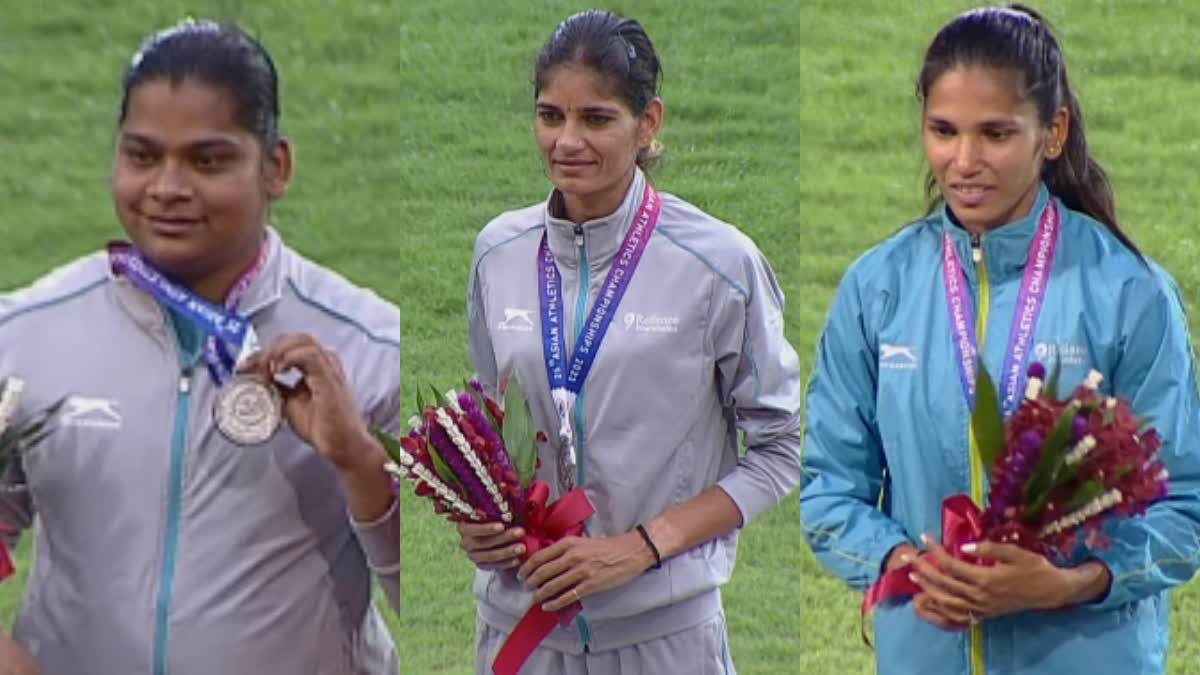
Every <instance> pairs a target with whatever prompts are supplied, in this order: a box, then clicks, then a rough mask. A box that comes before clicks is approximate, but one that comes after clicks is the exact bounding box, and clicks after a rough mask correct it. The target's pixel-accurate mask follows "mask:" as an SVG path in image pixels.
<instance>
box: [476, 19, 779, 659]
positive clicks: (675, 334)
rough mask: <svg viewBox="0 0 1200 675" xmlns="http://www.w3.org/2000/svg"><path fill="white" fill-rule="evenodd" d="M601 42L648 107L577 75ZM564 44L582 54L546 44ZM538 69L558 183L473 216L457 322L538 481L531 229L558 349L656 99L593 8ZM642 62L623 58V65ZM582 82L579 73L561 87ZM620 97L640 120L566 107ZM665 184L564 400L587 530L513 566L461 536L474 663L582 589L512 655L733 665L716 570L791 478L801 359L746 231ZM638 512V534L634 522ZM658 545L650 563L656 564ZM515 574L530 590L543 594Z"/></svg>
mask: <svg viewBox="0 0 1200 675" xmlns="http://www.w3.org/2000/svg"><path fill="white" fill-rule="evenodd" d="M614 34H615V35H618V36H620V41H614V40H613V39H612V36H613V35H614ZM596 38H598V39H596ZM614 44H616V45H618V48H622V49H624V48H627V49H628V50H629V51H630V53H632V54H633V55H634V56H633V57H632V58H630V59H629V61H630V62H631V64H630V68H632V69H633V70H638V69H640V68H648V69H650V70H651V71H652V72H653V76H651V77H650V78H648V80H649V81H650V83H651V87H652V90H651V92H650V95H649V96H645V97H644V99H643V100H644V101H645V102H646V103H645V106H644V107H642V109H641V110H639V109H638V102H637V101H632V102H631V101H629V100H626V99H621V98H617V97H607V98H606V97H605V96H604V91H597V90H604V87H602V86H599V85H597V86H592V85H590V84H589V81H588V78H591V80H593V81H595V80H599V79H600V78H601V77H603V76H612V74H611V73H608V72H606V71H604V70H603V67H602V66H597V65H596V63H597V62H600V61H603V59H604V51H605V49H611V48H612V45H614ZM580 45H583V46H582V47H581V46H580ZM597 45H599V46H597ZM621 45H623V46H621ZM589 50H590V51H589ZM564 54H566V55H572V56H571V57H568V58H569V59H572V58H573V59H578V60H566V61H563V60H559V59H558V56H556V55H564ZM580 73H582V76H580ZM537 75H538V77H537V81H538V110H539V122H538V137H539V142H540V144H541V145H542V149H543V153H544V154H545V156H546V160H547V169H548V173H549V174H550V177H551V179H552V180H553V181H554V182H555V184H556V186H558V187H557V188H556V189H555V190H554V191H553V192H552V193H551V195H550V198H549V199H548V200H547V202H545V203H542V204H537V205H535V206H531V207H529V208H525V209H522V210H519V211H512V212H509V213H505V214H503V215H501V216H499V217H498V218H496V219H495V220H493V221H492V222H491V223H489V224H488V225H487V227H485V228H484V230H483V231H482V232H481V233H480V235H479V237H478V239H477V242H476V247H475V258H474V264H473V273H472V276H471V283H470V290H469V307H470V311H469V313H470V337H471V356H472V361H473V363H474V365H475V367H476V370H477V373H478V375H479V377H480V379H481V381H483V382H484V384H485V385H486V386H489V387H493V388H494V387H495V386H496V385H497V384H498V382H499V381H500V380H501V379H502V378H503V377H504V376H505V375H506V374H514V375H515V376H516V377H518V378H519V379H520V381H521V383H522V387H523V389H524V392H525V394H526V396H527V397H529V402H530V404H531V408H532V411H533V416H534V420H535V422H536V423H537V426H538V427H539V428H540V429H543V430H546V431H547V432H548V436H549V437H550V440H549V442H548V443H546V444H544V445H543V446H542V447H541V452H540V460H541V468H540V469H539V472H538V477H539V478H540V479H542V480H546V481H547V482H548V483H550V484H551V485H553V486H555V487H554V490H555V492H554V495H553V497H557V496H558V495H559V494H561V492H562V489H563V487H564V486H563V485H560V479H559V472H560V470H561V468H562V465H561V460H560V453H561V451H562V450H563V442H562V441H561V440H560V438H559V436H558V434H557V433H554V432H555V431H556V430H558V429H559V420H560V418H559V414H558V412H557V411H556V404H555V401H554V400H553V398H552V395H551V391H550V386H549V384H548V379H547V367H546V361H545V355H544V351H543V342H542V333H541V322H542V319H540V316H541V314H540V312H539V307H540V304H539V288H538V283H539V277H538V273H537V269H536V266H535V263H536V262H537V261H538V260H539V246H540V242H541V241H542V238H543V237H545V238H546V245H547V247H548V250H549V252H550V253H551V254H552V256H553V262H554V265H555V266H556V267H557V269H558V272H559V274H560V275H561V284H560V285H559V287H560V288H561V295H562V298H561V307H562V308H563V315H562V317H561V319H562V320H561V321H560V325H562V326H564V327H565V331H564V332H565V334H566V344H565V347H566V350H567V352H566V353H567V354H570V353H571V350H573V349H574V348H575V343H576V342H577V341H578V340H579V336H580V333H581V332H582V331H583V326H584V323H585V315H586V314H588V313H589V312H590V311H591V307H592V306H593V305H595V303H596V302H597V296H598V295H600V294H601V293H602V287H603V286H604V285H605V284H604V281H605V278H606V275H607V274H608V272H609V270H610V269H611V268H612V267H613V265H614V259H615V258H618V257H619V256H620V255H621V253H620V249H621V248H622V245H623V244H622V242H623V240H624V238H625V236H626V234H627V233H628V232H629V231H630V228H631V226H632V225H633V222H634V220H635V218H637V217H638V214H639V212H640V211H641V208H642V205H643V198H644V196H645V195H647V194H648V192H647V181H646V176H645V174H644V173H643V172H642V170H641V169H640V168H638V167H637V166H635V161H634V160H635V158H636V160H637V163H638V164H641V163H644V161H645V160H646V159H647V154H648V152H647V151H648V149H649V148H651V147H652V145H653V144H652V133H649V134H647V133H642V131H646V130H648V131H650V132H653V131H656V130H657V125H658V123H659V122H661V110H662V103H661V101H660V100H658V99H657V97H654V95H653V93H654V90H655V89H656V85H657V59H656V56H655V55H654V53H653V47H652V45H650V42H649V38H647V37H646V35H645V33H644V32H643V31H642V29H641V27H640V26H639V25H638V24H637V22H635V21H632V20H629V19H624V18H622V17H618V16H616V15H612V14H608V13H604V12H589V13H584V14H581V15H576V16H575V17H572V18H571V19H568V20H567V21H566V22H564V24H563V25H562V26H560V28H559V30H558V31H556V33H555V34H554V36H553V37H552V38H551V40H550V42H548V43H547V46H546V49H545V50H544V51H543V56H542V58H541V59H540V60H539V65H538V74H537ZM638 75H639V73H637V72H635V73H632V74H630V73H629V72H628V71H626V72H625V73H618V74H617V76H618V77H622V78H623V79H624V80H625V81H626V82H628V81H630V80H636V79H637V77H638ZM580 77H582V78H583V79H579V78H580ZM577 85H581V86H582V87H583V88H584V89H585V90H586V89H587V88H588V87H589V86H591V87H592V90H591V92H590V93H589V94H587V95H585V96H583V97H582V98H572V97H573V96H574V94H572V93H571V92H572V90H573V88H576V87H577ZM589 96H590V98H589ZM618 105H619V106H624V108H623V110H622V112H620V113H619V114H618V115H626V116H629V118H631V119H634V120H639V122H638V124H639V126H638V129H640V130H641V131H638V132H636V134H630V135H628V136H624V137H619V136H606V135H605V134H606V131H607V128H606V125H604V124H600V123H598V121H597V120H587V119H582V120H577V119H575V118H574V117H573V115H574V113H572V112H570V110H582V111H587V110H589V109H593V108H595V109H600V108H603V107H604V106H612V107H615V106H618ZM609 109H610V110H611V108H609ZM645 111H649V112H645ZM643 113H645V114H643ZM586 114H588V113H586V112H584V115H585V116H586ZM624 121H626V118H625V117H620V118H619V120H618V121H614V122H613V124H621V123H623V122H624ZM633 128H634V127H633V123H631V124H630V126H629V129H633ZM618 133H620V132H619V131H618ZM614 137H618V138H625V139H626V140H627V141H628V142H627V143H625V144H621V143H613V141H612V139H613V138H614ZM622 153H624V154H622ZM622 160H627V161H626V162H625V163H622ZM563 165H566V166H563ZM580 165H583V166H585V167H587V168H585V169H583V170H582V171H581V170H579V169H577V168H576V167H578V166H580ZM614 167H615V168H614ZM626 167H627V171H628V173H627V174H621V173H620V171H621V170H625V169H626ZM588 171H593V173H587V172H588ZM614 174H617V175H616V178H617V180H618V182H617V191H616V192H614V193H612V194H613V199H614V200H615V203H614V204H613V206H608V207H606V208H605V209H604V210H602V211H601V212H600V213H593V214H591V215H589V216H586V217H583V218H580V217H579V216H578V212H577V211H576V212H574V213H573V209H574V206H573V205H572V202H573V201H576V202H578V200H577V197H578V196H579V194H573V193H572V191H574V190H578V191H579V193H583V191H584V189H586V188H587V187H589V186H590V185H601V184H604V183H605V181H606V179H609V178H612V177H613V175H614ZM581 175H582V177H580V176H581ZM660 198H661V210H660V212H659V216H658V220H657V224H656V227H655V228H654V229H653V232H652V235H651V236H650V238H649V241H648V243H647V244H646V247H645V250H644V253H643V254H642V257H641V260H640V263H639V264H638V265H637V267H636V270H635V271H634V273H633V276H632V280H631V281H630V282H629V285H628V287H627V292H626V293H625V295H624V296H623V298H622V299H621V300H620V301H619V303H618V304H617V306H616V307H615V310H614V318H613V321H612V323H611V325H610V327H609V329H608V332H607V334H606V335H605V336H604V338H603V340H602V342H601V343H600V347H599V349H598V351H597V352H596V357H595V361H594V367H593V368H592V369H591V371H590V374H589V375H588V376H587V377H586V380H585V381H584V384H583V387H582V389H581V390H580V392H579V393H578V396H577V398H576V399H575V401H574V406H573V408H572V409H571V411H570V419H571V422H570V423H571V427H572V430H573V434H574V440H575V446H576V458H577V467H576V468H575V469H574V471H572V472H571V473H572V474H573V475H572V476H571V479H572V481H571V482H573V483H575V484H577V485H578V486H579V487H581V488H582V489H583V490H584V491H585V492H586V494H587V495H588V497H589V498H590V500H591V501H592V503H593V504H594V505H595V507H596V513H595V515H594V516H592V517H591V518H590V519H589V520H588V521H587V523H586V529H587V535H588V537H587V538H581V539H569V540H564V541H562V542H559V544H556V545H555V546H553V547H551V550H550V552H549V553H548V552H547V551H546V550H543V551H542V552H541V553H539V554H537V556H535V557H534V558H533V559H531V561H529V562H527V563H525V565H524V566H523V567H522V568H521V570H520V571H521V573H522V575H523V576H524V577H525V580H524V581H523V579H522V578H519V577H518V576H517V575H516V574H515V573H514V571H515V570H514V566H515V563H514V559H513V554H514V553H515V552H516V551H517V549H515V548H513V547H511V546H510V545H509V544H511V543H512V542H513V541H515V539H510V538H508V535H507V534H501V535H498V536H495V537H493V538H491V539H487V538H486V537H485V536H484V531H482V530H478V529H473V528H463V531H464V546H465V547H466V548H467V549H468V552H469V553H470V554H471V557H472V559H473V560H474V561H476V563H477V564H479V565H480V567H481V570H480V572H479V573H478V574H477V576H476V582H475V592H476V594H477V596H478V598H479V619H480V623H479V630H478V650H477V651H478V662H477V663H478V665H477V668H478V672H479V673H490V672H491V671H490V664H491V662H492V660H493V659H494V658H495V654H496V652H497V650H498V649H499V647H500V644H501V643H502V642H503V641H504V639H505V637H506V636H507V634H509V633H510V632H511V631H512V630H513V627H514V625H515V624H516V622H517V620H518V619H519V618H520V616H521V615H522V614H523V613H524V612H525V610H526V609H527V608H528V607H529V606H530V604H531V602H533V601H543V600H545V601H550V607H549V608H550V609H557V608H558V607H561V606H565V605H566V604H570V603H571V602H573V601H574V600H576V599H578V598H582V606H583V611H582V614H581V615H580V617H579V619H578V620H577V621H576V622H574V624H573V625H571V626H569V627H566V628H558V629H556V630H555V631H554V632H553V633H551V634H550V636H549V637H548V638H547V639H546V640H545V641H544V642H543V643H542V645H541V647H540V648H539V649H537V650H536V651H535V652H534V654H533V655H532V656H531V658H530V660H529V661H528V662H527V665H526V667H525V669H523V670H522V671H521V672H522V673H568V674H583V673H591V674H596V673H602V674H606V673H634V674H636V673H677V672H678V673H682V672H687V673H698V674H707V673H721V674H724V673H733V672H734V671H733V666H732V661H731V659H730V658H729V654H728V651H727V645H726V639H725V627H724V615H723V610H722V605H721V597H720V591H719V588H720V586H721V585H722V584H724V583H725V582H726V581H728V579H729V578H730V574H731V573H732V571H733V565H734V559H735V554H736V546H737V528H738V527H739V526H740V525H742V524H745V523H747V522H749V521H750V520H751V519H752V518H754V517H755V516H757V515H758V514H760V513H762V512H763V511H764V510H766V509H768V508H770V507H772V506H774V505H775V504H777V503H778V502H779V501H780V500H781V499H782V498H783V497H785V496H786V495H787V494H788V493H789V492H790V491H791V490H792V489H794V488H795V487H796V485H797V484H798V482H799V477H800V461H799V444H800V422H799V416H798V409H799V403H800V393H799V372H798V362H797V358H796V354H795V352H794V351H793V350H792V348H791V346H790V345H789V344H788V343H787V341H786V339H785V338H784V334H783V314H782V311H783V294H782V293H781V291H780V289H779V287H778V285H777V284H776V281H775V277H774V275H773V274H772V272H771V269H770V266H769V265H768V263H767V261H766V260H765V259H764V258H763V256H762V255H761V253H760V252H759V251H758V249H757V248H756V247H755V245H754V244H753V242H751V241H750V239H749V238H747V237H746V236H745V235H743V234H741V233H739V232H738V231H737V230H736V229H735V228H733V227H732V226H730V225H728V224H725V223H722V222H720V221H718V220H717V219H715V218H713V217H711V216H709V215H707V214H705V213H703V212H701V211H700V210H699V209H697V208H696V207H694V206H692V205H690V204H688V203H686V202H684V201H683V200H680V199H678V198H677V197H674V196H672V195H667V194H663V195H661V196H660ZM739 431H740V432H741V433H742V434H743V435H744V440H745V445H746V448H747V450H746V452H745V453H744V454H740V453H739V442H738V432H739ZM568 484H569V483H568ZM639 524H644V525H645V528H646V535H647V536H643V535H642V534H641V533H639V532H637V531H636V529H635V528H636V527H637V526H638V525H639ZM497 527H498V526H497ZM510 532H511V531H510ZM485 542H486V543H485ZM518 546H519V545H518ZM659 558H661V568H658V569H653V568H652V565H653V564H654V563H655V562H656V560H657V559H659ZM605 565H607V566H608V567H609V569H607V570H602V569H600V567H603V566H605ZM647 568H651V569H647ZM547 569H550V570H552V571H551V572H545V570H547ZM614 570H617V571H614ZM559 572H561V574H558V573H559ZM555 576H557V577H558V578H557V579H554V580H551V577H555ZM525 581H530V582H532V583H533V584H534V585H535V586H538V590H537V592H536V594H535V593H534V592H532V591H531V590H530V589H529V588H528V587H527V584H526V583H525ZM564 582H566V583H569V584H570V587H565V586H561V584H562V583H564ZM539 584H540V585H539Z"/></svg>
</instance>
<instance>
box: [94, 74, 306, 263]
mask: <svg viewBox="0 0 1200 675" xmlns="http://www.w3.org/2000/svg"><path fill="white" fill-rule="evenodd" d="M118 131H119V133H118V137H117V144H116V156H115V157H114V159H113V168H112V193H113V201H114V203H115V206H116V211H117V215H118V217H119V218H120V220H121V224H122V226H124V228H125V231H126V232H127V233H128V235H129V237H130V239H131V240H132V241H133V244H134V246H136V247H137V249H138V250H139V251H141V252H142V254H144V255H145V256H147V257H148V258H149V259H150V260H151V261H152V262H153V263H154V264H155V265H156V266H158V267H160V268H161V269H162V270H163V271H165V272H166V273H167V274H169V275H171V276H173V277H175V278H176V279H177V280H179V281H181V282H183V283H186V284H193V283H196V282H201V281H203V280H205V279H207V278H209V277H212V276H214V275H216V276H222V275H225V276H227V275H228V274H229V271H230V270H231V269H233V273H234V274H235V275H236V274H237V273H238V272H239V271H240V270H241V269H244V268H245V267H246V266H247V265H248V264H249V263H250V262H251V261H252V260H253V258H254V256H255V254H256V253H257V250H258V247H259V245H260V241H261V238H262V232H263V227H264V225H265V220H266V216H267V207H268V205H269V204H270V202H271V200H273V199H275V198H278V197H280V196H282V195H283V193H284V192H285V191H286V189H287V182H288V179H289V177H290V171H291V161H290V150H289V148H288V147H287V143H286V142H285V141H279V143H278V144H277V145H276V146H275V147H274V148H272V149H271V150H272V151H271V153H270V156H269V157H266V158H264V155H263V148H262V145H261V143H260V142H259V140H258V138H257V137H256V136H255V135H254V134H252V133H251V132H249V131H247V130H246V129H244V128H243V127H242V126H240V125H239V124H238V123H237V121H236V117H235V107H234V100H233V97H232V96H231V95H230V94H229V92H227V91H226V90H225V89H223V88H221V87H217V86H213V85H210V84H207V83H205V82H202V81H199V80H196V79H193V78H185V79H183V80H181V81H179V82H177V83H173V82H172V81H171V80H170V79H168V78H161V79H152V80H147V81H145V82H143V83H141V84H138V85H137V86H136V87H135V88H134V89H133V91H132V92H130V94H129V101H128V106H127V114H126V117H125V120H124V122H123V123H122V124H121V127H120V129H119V130H118Z"/></svg>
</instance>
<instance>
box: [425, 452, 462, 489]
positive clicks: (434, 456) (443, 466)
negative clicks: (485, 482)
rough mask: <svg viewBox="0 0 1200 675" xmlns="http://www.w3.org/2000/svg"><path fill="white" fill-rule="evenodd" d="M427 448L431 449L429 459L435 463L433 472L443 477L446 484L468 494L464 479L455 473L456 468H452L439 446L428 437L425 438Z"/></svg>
mask: <svg viewBox="0 0 1200 675" xmlns="http://www.w3.org/2000/svg"><path fill="white" fill-rule="evenodd" d="M425 449H426V450H428V451H429V459H430V460H431V463H432V464H433V473H434V474H435V475H437V477H438V478H441V479H442V482H443V483H445V484H446V485H449V486H451V487H454V488H456V489H457V490H458V493H459V494H461V495H465V494H467V489H466V488H465V487H463V484H462V481H460V480H459V479H458V476H456V475H455V474H454V470H453V469H451V468H450V465H449V464H447V463H446V460H444V459H442V455H441V453H439V452H438V450H437V448H435V447H434V446H433V442H432V441H430V440H429V439H428V438H426V439H425Z"/></svg>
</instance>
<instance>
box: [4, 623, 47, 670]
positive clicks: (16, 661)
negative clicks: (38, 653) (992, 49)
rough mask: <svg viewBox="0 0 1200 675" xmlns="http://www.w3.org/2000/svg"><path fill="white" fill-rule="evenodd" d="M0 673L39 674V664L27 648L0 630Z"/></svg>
mask: <svg viewBox="0 0 1200 675" xmlns="http://www.w3.org/2000/svg"><path fill="white" fill-rule="evenodd" d="M0 675H38V668H37V664H36V663H34V661H33V657H32V656H30V655H29V652H27V651H25V648H24V647H22V646H21V645H19V644H17V642H16V641H15V640H13V639H12V638H10V637H8V636H7V635H5V634H4V633H3V632H0Z"/></svg>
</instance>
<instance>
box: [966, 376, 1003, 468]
mask: <svg viewBox="0 0 1200 675" xmlns="http://www.w3.org/2000/svg"><path fill="white" fill-rule="evenodd" d="M976 373H978V376H977V378H978V379H977V381H976V385H975V410H974V411H973V412H972V413H971V427H972V429H974V430H975V447H976V448H978V450H979V460H980V462H981V463H982V465H983V466H984V467H985V468H986V469H987V470H988V471H991V470H992V468H993V467H995V466H996V461H997V460H998V459H999V458H1000V456H1001V455H1003V454H1004V421H1003V420H1002V417H1001V413H1000V399H999V397H997V395H996V385H995V383H993V382H992V378H991V376H990V375H988V372H987V368H984V366H983V361H982V360H978V361H977V362H976Z"/></svg>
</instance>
